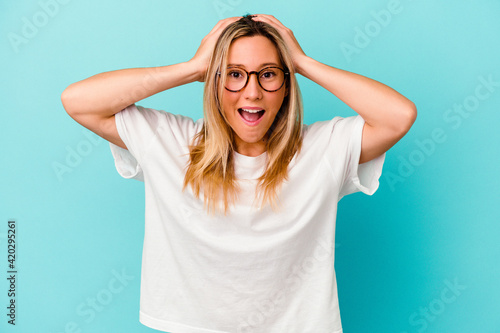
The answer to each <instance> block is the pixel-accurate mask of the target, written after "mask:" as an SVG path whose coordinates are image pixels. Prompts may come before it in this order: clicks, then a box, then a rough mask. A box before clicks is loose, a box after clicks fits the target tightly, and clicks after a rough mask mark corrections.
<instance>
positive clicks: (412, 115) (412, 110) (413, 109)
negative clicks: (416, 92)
mask: <svg viewBox="0 0 500 333" xmlns="http://www.w3.org/2000/svg"><path fill="white" fill-rule="evenodd" d="M406 113H407V114H408V116H407V117H408V120H407V121H408V130H410V128H411V127H412V126H413V124H414V123H415V121H416V120H417V106H416V105H415V103H413V102H410V105H409V108H408V110H407V112H406Z"/></svg>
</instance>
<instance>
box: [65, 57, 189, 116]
mask: <svg viewBox="0 0 500 333" xmlns="http://www.w3.org/2000/svg"><path fill="white" fill-rule="evenodd" d="M198 79H199V71H198V70H197V69H196V68H194V66H192V64H190V63H189V62H185V63H179V64H175V65H170V66H163V67H149V68H129V69H122V70H116V71H111V72H105V73H100V74H97V75H94V76H92V77H89V78H87V79H85V80H82V81H79V82H76V83H73V84H71V85H70V86H69V87H68V88H66V90H65V91H64V92H63V94H62V96H61V99H62V102H63V105H64V108H65V109H66V111H67V112H68V113H70V114H73V115H78V114H82V113H87V114H89V113H92V114H96V115H101V116H103V117H106V116H112V115H114V114H115V113H117V112H119V111H121V110H122V109H124V108H125V107H127V106H128V105H131V104H133V103H136V102H138V101H140V100H142V99H144V98H147V97H149V96H151V95H154V94H156V93H159V92H161V91H164V90H167V89H170V88H174V87H176V86H180V85H183V84H187V83H190V82H193V81H196V80H198Z"/></svg>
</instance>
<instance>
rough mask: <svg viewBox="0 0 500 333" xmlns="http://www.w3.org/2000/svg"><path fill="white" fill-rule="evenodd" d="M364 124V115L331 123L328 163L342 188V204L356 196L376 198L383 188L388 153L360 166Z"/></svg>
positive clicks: (340, 191) (335, 119) (340, 192)
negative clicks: (376, 192) (343, 198)
mask: <svg viewBox="0 0 500 333" xmlns="http://www.w3.org/2000/svg"><path fill="white" fill-rule="evenodd" d="M364 124H365V121H364V119H363V118H362V117H361V116H360V115H357V116H352V117H346V118H341V117H336V118H334V119H333V120H331V125H333V126H332V132H331V138H330V142H329V144H328V148H327V149H328V151H329V152H328V153H327V154H328V156H327V160H328V161H329V163H330V165H331V167H332V169H333V170H334V175H335V177H336V178H337V182H338V184H339V188H340V190H339V197H338V198H339V200H340V199H342V197H344V196H346V195H348V194H351V193H355V192H363V193H365V194H368V195H372V194H373V193H375V191H376V190H377V189H378V187H379V178H380V175H381V174H382V167H383V164H384V160H385V153H384V154H382V155H380V156H378V157H376V158H374V159H373V160H371V161H368V162H366V163H362V164H359V157H360V155H361V140H362V136H363V127H364Z"/></svg>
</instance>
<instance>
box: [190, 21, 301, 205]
mask: <svg viewBox="0 0 500 333" xmlns="http://www.w3.org/2000/svg"><path fill="white" fill-rule="evenodd" d="M252 36H264V37H266V38H268V39H269V40H270V41H271V42H272V43H273V44H274V45H275V47H276V49H277V51H278V54H279V57H280V61H281V65H282V66H283V67H284V68H285V70H286V71H288V72H289V73H290V75H288V78H287V79H286V82H285V84H286V89H287V90H288V94H287V95H286V96H285V98H284V100H283V104H282V105H281V108H280V110H279V111H278V113H277V115H276V118H275V120H274V122H273V124H272V125H271V127H270V129H269V131H268V140H267V142H266V151H267V163H266V168H265V171H264V173H263V174H262V176H261V177H260V178H259V179H258V188H257V191H256V199H259V200H260V202H261V205H260V208H262V207H263V206H264V205H265V204H266V203H269V204H270V205H271V208H272V209H273V210H275V209H276V208H278V206H279V205H278V191H279V189H280V187H281V184H282V183H283V182H284V181H286V180H287V177H288V164H289V163H290V161H291V160H292V158H293V157H294V156H295V154H296V153H298V152H299V151H300V148H301V145H302V132H301V130H302V118H303V111H302V99H301V95H300V90H299V86H298V84H297V80H296V79H295V75H294V74H295V73H294V68H293V62H292V58H291V56H290V53H289V51H288V49H287V47H286V44H285V42H284V41H283V39H282V37H281V36H280V34H279V33H278V31H277V30H276V29H275V28H273V27H272V26H271V25H269V24H266V23H263V22H258V21H253V20H252V16H250V15H247V16H244V17H243V18H241V19H240V20H238V21H236V22H235V23H233V24H231V25H229V26H228V27H227V28H226V29H225V30H224V31H223V32H222V33H221V35H220V37H219V39H218V40H217V43H216V45H215V48H214V52H213V54H212V58H211V61H210V64H209V66H208V70H207V74H206V77H205V88H204V94H203V114H204V122H203V127H202V129H201V131H200V132H199V133H198V134H197V135H196V136H195V137H194V139H193V142H192V145H191V146H190V154H189V155H190V163H189V165H188V167H187V171H186V176H185V178H184V188H183V189H185V188H186V187H187V186H188V185H191V187H192V189H193V192H194V194H195V196H196V197H198V198H199V196H200V192H203V200H204V205H205V208H206V209H207V210H208V212H214V213H215V212H219V211H221V210H222V207H221V203H223V209H224V213H225V214H226V213H227V212H228V209H229V206H230V205H231V204H234V202H235V201H236V199H237V197H238V192H239V188H238V184H237V179H236V177H235V170H234V151H235V142H234V135H235V134H234V133H233V130H232V128H231V127H230V126H229V123H228V121H227V119H226V116H225V112H224V110H223V109H222V105H221V97H222V93H223V89H224V83H225V82H224V80H225V78H226V73H225V72H226V67H227V58H228V53H229V47H230V45H231V43H232V42H233V41H234V40H236V39H237V38H240V37H252ZM217 72H220V75H218V74H217ZM221 199H222V201H221Z"/></svg>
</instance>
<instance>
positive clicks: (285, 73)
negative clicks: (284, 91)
mask: <svg viewBox="0 0 500 333" xmlns="http://www.w3.org/2000/svg"><path fill="white" fill-rule="evenodd" d="M231 68H238V69H241V70H243V71H244V72H245V73H247V81H246V82H245V85H244V86H243V87H242V88H241V89H238V90H231V89H227V87H226V86H225V85H224V89H226V90H227V91H230V92H239V91H242V90H243V89H245V87H246V86H247V85H248V81H249V80H250V75H252V74H255V75H257V82H258V83H259V86H260V87H261V88H262V89H264V90H265V91H267V92H275V91H278V90H280V89H281V88H282V87H283V85H284V84H285V81H286V78H287V75H290V72H286V71H285V70H284V69H283V68H281V67H278V66H267V67H264V68H262V69H261V70H260V71H258V72H257V71H251V72H247V71H246V70H244V69H243V68H241V67H228V69H231ZM269 68H277V69H279V70H280V71H282V72H283V74H284V75H285V78H284V80H283V83H282V84H281V86H280V87H279V88H278V89H276V90H267V89H266V88H264V87H263V86H262V84H261V83H260V80H259V75H260V73H261V72H262V71H264V70H266V69H269ZM217 75H219V76H220V75H221V72H217Z"/></svg>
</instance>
